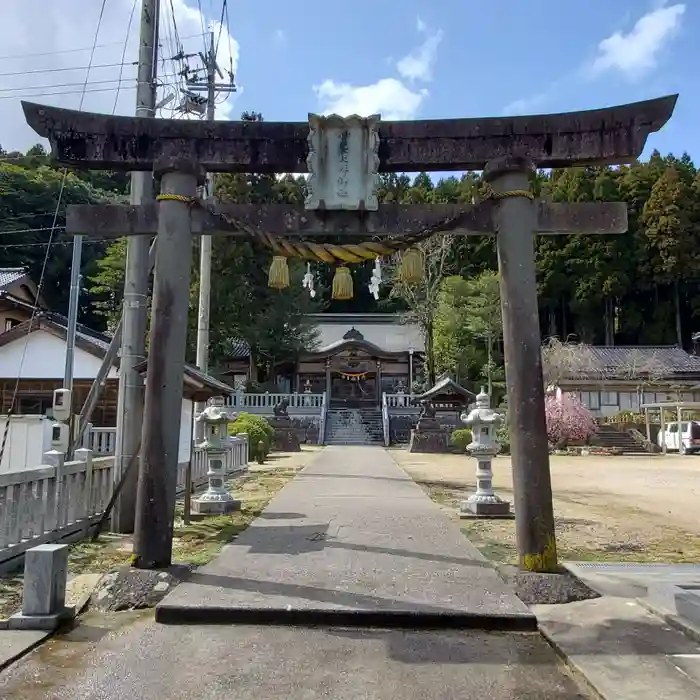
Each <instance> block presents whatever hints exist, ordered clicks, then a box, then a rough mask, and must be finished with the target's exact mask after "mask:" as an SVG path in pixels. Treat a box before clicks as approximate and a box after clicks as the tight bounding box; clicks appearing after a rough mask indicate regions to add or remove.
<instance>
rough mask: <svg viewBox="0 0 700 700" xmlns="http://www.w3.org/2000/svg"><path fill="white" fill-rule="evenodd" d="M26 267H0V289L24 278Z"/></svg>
mask: <svg viewBox="0 0 700 700" xmlns="http://www.w3.org/2000/svg"><path fill="white" fill-rule="evenodd" d="M26 275H27V268H26V267H0V289H4V288H5V287H8V286H9V285H11V284H14V283H15V282H17V280H21V279H22V277H26Z"/></svg>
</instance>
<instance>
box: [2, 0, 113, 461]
mask: <svg viewBox="0 0 700 700" xmlns="http://www.w3.org/2000/svg"><path fill="white" fill-rule="evenodd" d="M106 4H107V0H102V6H101V7H100V14H99V17H98V19H97V29H96V30H95V37H94V39H93V42H92V51H91V52H90V62H89V63H90V66H91V65H92V61H93V59H94V56H95V50H96V48H97V38H98V36H99V34H100V27H101V26H102V18H103V17H104V12H105V5H106ZM89 75H90V67H89V66H88V72H87V74H86V76H85V87H87V81H88V77H89ZM83 93H84V91H83ZM84 98H85V95H84V94H83V96H82V97H81V99H80V107H79V109H80V108H82V106H83V100H84ZM67 179H68V168H63V178H62V180H61V189H60V190H59V192H58V200H57V201H56V209H55V211H54V216H53V222H52V225H51V232H50V234H49V240H48V244H47V245H46V254H45V255H44V262H43V264H42V266H41V274H40V275H39V283H38V284H37V293H36V297H35V299H34V306H33V307H32V314H31V317H30V319H29V324H28V326H27V334H26V336H25V338H24V347H23V348H22V356H21V358H20V361H19V368H18V370H17V380H16V381H15V387H14V391H13V392H12V400H11V402H10V408H9V410H8V411H7V421H6V422H5V431H4V434H3V437H2V445H1V446H0V463H1V462H2V458H3V456H4V454H5V447H6V446H7V438H8V436H9V433H10V420H11V418H12V413H13V410H14V407H15V402H16V401H17V394H18V392H19V383H20V380H21V377H22V369H23V367H24V360H25V358H26V355H27V348H28V347H29V334H30V333H31V331H32V326H33V325H34V318H35V316H36V312H37V309H38V304H39V299H40V298H41V290H42V288H43V286H44V279H45V276H46V267H47V265H48V262H49V255H50V253H51V243H52V242H53V237H54V233H55V232H56V223H57V221H58V213H59V211H60V209H61V201H62V199H63V191H64V190H65V187H66V180H67ZM10 245H12V244H10ZM14 245H17V246H19V245H22V244H19V243H17V244H14ZM24 245H26V244H24Z"/></svg>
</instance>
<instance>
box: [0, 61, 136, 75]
mask: <svg viewBox="0 0 700 700" xmlns="http://www.w3.org/2000/svg"><path fill="white" fill-rule="evenodd" d="M137 65H138V61H129V62H128V63H101V64H99V65H97V66H68V67H65V68H36V69H34V70H20V71H13V72H11V73H0V78H11V77H17V76H20V75H37V74H40V73H66V72H67V71H75V70H87V71H88V72H90V71H91V70H97V69H98V68H119V67H120V66H137Z"/></svg>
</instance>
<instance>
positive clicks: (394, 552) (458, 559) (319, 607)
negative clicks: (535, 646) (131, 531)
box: [156, 447, 537, 631]
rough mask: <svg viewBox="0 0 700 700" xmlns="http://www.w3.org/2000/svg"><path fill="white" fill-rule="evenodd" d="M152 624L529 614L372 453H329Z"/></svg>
mask: <svg viewBox="0 0 700 700" xmlns="http://www.w3.org/2000/svg"><path fill="white" fill-rule="evenodd" d="M156 620H157V621H159V622H166V623H198V624H225V623H240V624H324V625H325V624H331V625H334V624H335V625H355V626H362V627H409V628H413V629H415V628H417V627H432V628H440V627H442V628H481V629H491V630H496V629H498V630H520V631H524V630H530V631H533V630H535V629H536V628H537V627H536V625H537V623H536V620H535V617H534V615H533V614H532V613H531V612H530V611H529V610H528V609H527V607H526V606H525V605H524V604H523V603H522V602H521V601H520V600H519V599H518V598H517V597H516V596H515V595H514V593H512V592H511V591H510V590H509V589H508V587H507V586H506V585H505V584H504V583H503V581H502V580H501V578H500V577H499V576H498V575H497V573H496V572H495V570H494V569H493V568H492V566H491V565H490V564H489V563H487V562H486V561H485V560H484V559H483V557H482V556H481V555H480V554H479V552H478V551H477V550H476V549H475V548H474V547H473V546H472V545H471V544H470V543H469V542H468V540H467V539H466V538H465V537H464V535H463V534H462V533H461V532H460V530H459V527H458V525H457V524H456V523H455V522H454V521H453V520H451V519H450V518H449V517H448V516H447V515H446V514H445V513H444V512H443V511H442V510H441V509H440V508H439V507H438V506H437V505H436V504H435V503H433V502H432V501H431V500H430V499H429V498H428V497H427V496H426V495H425V493H424V492H423V491H422V489H421V488H420V487H419V486H418V485H417V484H415V483H414V481H413V480H412V479H411V478H410V477H408V476H407V475H406V473H405V472H404V471H403V470H402V469H401V468H400V467H398V466H397V465H396V463H395V462H394V460H393V459H392V457H391V454H390V453H389V452H387V451H386V450H382V449H377V448H376V447H328V448H326V449H325V450H324V451H323V452H322V453H321V454H320V455H319V457H318V458H317V459H316V460H315V461H314V462H313V463H312V464H311V465H310V466H309V467H307V468H306V469H305V470H304V471H303V472H302V473H301V474H300V475H299V476H297V477H296V478H295V479H294V480H293V481H292V482H290V483H289V484H287V485H286V486H285V487H284V489H283V490H282V491H281V492H280V493H279V494H278V495H277V496H276V497H275V498H274V500H273V501H272V502H271V503H270V504H269V506H268V507H267V508H266V509H265V512H264V513H263V514H262V515H261V517H259V518H258V519H257V520H255V522H254V523H253V524H252V525H251V527H249V528H248V529H247V530H246V531H245V532H244V533H243V534H242V535H241V536H240V537H239V538H238V539H237V540H236V541H235V542H234V543H233V544H232V545H230V546H228V547H227V548H226V549H225V550H224V551H223V552H222V554H221V555H219V557H218V558H217V559H216V560H215V561H214V562H212V563H211V564H209V565H208V566H205V567H204V568H203V569H200V570H198V572H197V573H196V574H194V576H193V577H192V579H191V581H188V582H187V583H183V584H181V585H180V586H178V587H177V588H176V589H175V590H174V591H173V592H172V593H170V594H169V595H168V596H166V598H165V599H164V600H163V601H162V603H161V604H160V605H159V606H158V608H157V610H156Z"/></svg>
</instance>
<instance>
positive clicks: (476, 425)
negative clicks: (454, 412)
mask: <svg viewBox="0 0 700 700" xmlns="http://www.w3.org/2000/svg"><path fill="white" fill-rule="evenodd" d="M460 420H461V421H462V423H464V425H466V426H468V427H469V428H471V431H472V441H471V442H470V443H469V445H467V452H469V454H470V455H471V456H472V457H474V459H476V464H477V466H476V492H475V493H473V494H472V495H471V496H469V498H468V499H467V500H465V501H462V503H461V507H460V511H461V512H460V517H464V518H474V517H481V518H507V517H512V515H511V512H510V503H508V502H507V501H503V500H502V499H501V498H499V497H498V496H497V495H496V494H495V493H494V492H493V469H492V461H493V458H494V457H495V456H496V455H497V454H498V452H499V450H500V449H501V445H500V444H499V443H498V441H497V440H496V431H497V430H498V428H499V427H500V426H501V425H503V422H504V418H503V416H502V415H500V414H499V413H496V411H494V410H493V409H492V408H491V397H490V396H489V395H488V394H487V393H486V392H485V391H484V388H483V387H482V388H481V392H480V393H479V394H478V396H477V397H476V407H475V408H474V409H472V410H471V411H470V412H469V414H466V413H463V414H462V415H461V416H460Z"/></svg>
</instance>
